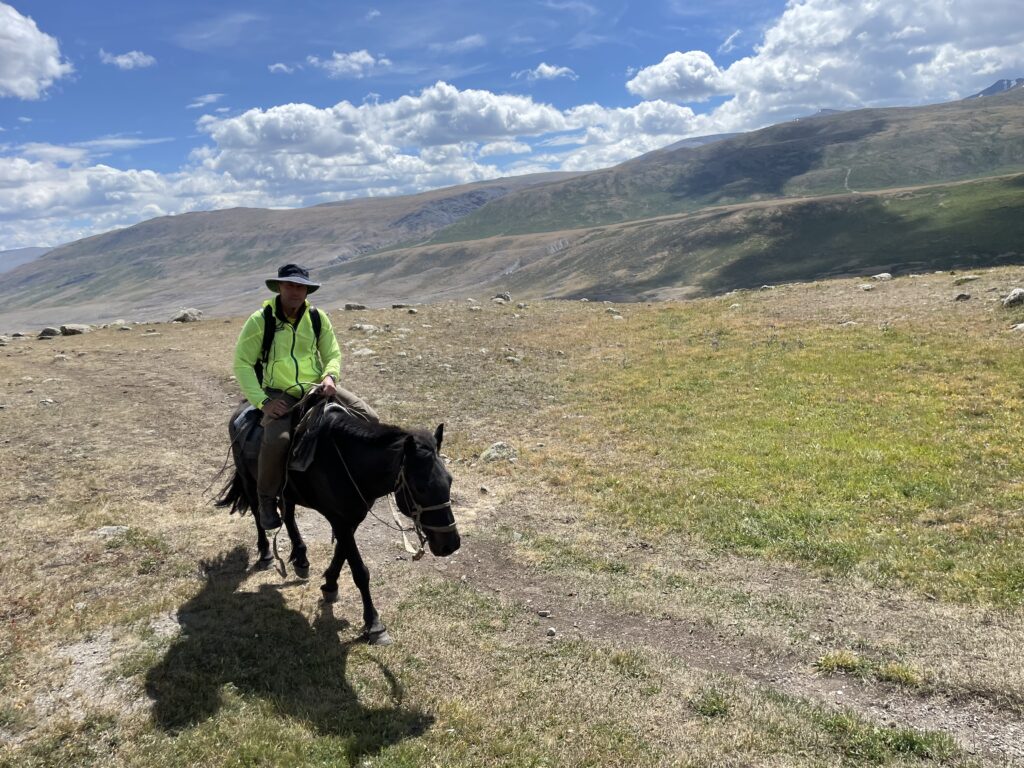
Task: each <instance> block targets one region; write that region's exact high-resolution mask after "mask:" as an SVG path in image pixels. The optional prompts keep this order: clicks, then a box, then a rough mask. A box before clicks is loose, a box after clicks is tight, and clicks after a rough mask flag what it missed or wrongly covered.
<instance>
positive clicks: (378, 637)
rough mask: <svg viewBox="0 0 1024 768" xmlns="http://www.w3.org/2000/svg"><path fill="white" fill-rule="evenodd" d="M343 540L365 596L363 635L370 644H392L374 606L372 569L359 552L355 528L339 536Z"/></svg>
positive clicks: (353, 573)
mask: <svg viewBox="0 0 1024 768" xmlns="http://www.w3.org/2000/svg"><path fill="white" fill-rule="evenodd" d="M342 541H344V544H345V553H346V556H347V558H348V566H349V568H351V569H352V582H353V583H354V584H355V585H356V589H358V590H359V595H360V596H361V597H362V598H363V637H364V638H365V639H366V641H367V642H368V643H369V644H370V645H390V644H391V636H390V635H389V634H388V631H387V629H385V628H384V623H383V622H382V621H381V620H380V615H378V613H377V609H376V608H374V607H373V598H371V597H370V570H369V568H367V567H366V564H365V563H364V562H363V558H362V556H361V555H360V554H359V547H357V546H356V536H355V530H354V529H353V530H351V531H348V532H347V534H346V535H345V537H344V538H342V537H338V542H339V543H341V542H342Z"/></svg>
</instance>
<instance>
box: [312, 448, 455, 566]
mask: <svg viewBox="0 0 1024 768" xmlns="http://www.w3.org/2000/svg"><path fill="white" fill-rule="evenodd" d="M331 446H332V447H333V448H334V452H335V453H336V454H337V455H338V460H339V461H341V466H342V467H344V468H345V474H346V475H347V476H348V480H349V482H350V483H352V487H353V488H355V489H356V493H357V494H359V499H360V501H362V502H363V506H364V507H365V508H366V511H367V513H368V514H370V515H371V516H372V517H373V518H374V519H375V520H377V522H379V523H381V524H383V525H384V527H385V528H388V529H390V530H392V531H396V532H397V533H401V534H402V542H403V544H404V545H405V551H406V552H408V553H409V554H411V555H412V559H413V560H419V559H420V558H421V557H423V553H424V549H423V545H424V544H425V543H426V541H427V536H426V534H425V533H424V530H427V531H437V532H439V533H447V532H449V531H454V530H455V529H456V527H457V526H456V525H455V524H454V523H452V524H451V525H426V524H425V523H422V522H421V521H420V516H421V515H422V514H423V513H424V512H433V511H435V510H438V509H445V508H446V507H450V506H451V501H450V500H449V501H446V502H444V503H443V504H432V505H430V506H426V507H425V506H423V505H421V504H420V503H419V502H418V501H417V500H416V497H415V496H414V495H413V492H412V488H411V487H410V486H409V482H408V480H407V479H406V477H405V456H403V457H402V463H401V464H400V465H399V469H398V477H397V479H396V480H395V487H394V489H393V490H392V491H391V493H388V494H386V498H387V501H388V507H389V508H390V509H391V517H392V518H393V519H394V521H395V525H394V526H392V525H391V524H390V523H388V522H387V521H386V520H384V519H383V518H381V517H379V516H378V515H377V514H376V513H375V512H374V511H373V503H372V502H368V501H367V500H366V497H365V496H364V495H363V492H362V490H361V489H360V488H359V483H357V482H356V479H355V478H354V477H353V476H352V472H351V470H349V468H348V463H347V462H346V461H345V457H344V456H343V455H342V453H341V450H340V449H339V448H338V444H337V443H336V442H334V441H333V440H331ZM399 491H403V492H404V493H405V495H406V500H407V501H409V502H410V506H411V507H412V508H413V510H414V514H413V515H411V517H412V523H413V527H412V528H405V527H403V526H402V522H401V520H400V519H399V517H398V514H397V513H396V512H395V508H394V506H392V504H391V497H392V496H394V497H395V503H396V504H397V502H398V496H397V494H398V492H399ZM413 531H415V533H416V537H417V538H418V539H419V546H418V547H413V546H412V545H411V544H410V543H409V539H408V537H407V536H406V534H407V533H411V532H413Z"/></svg>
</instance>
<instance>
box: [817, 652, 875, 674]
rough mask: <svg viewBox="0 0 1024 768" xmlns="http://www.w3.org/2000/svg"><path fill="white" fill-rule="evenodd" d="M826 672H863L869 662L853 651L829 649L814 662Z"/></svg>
mask: <svg viewBox="0 0 1024 768" xmlns="http://www.w3.org/2000/svg"><path fill="white" fill-rule="evenodd" d="M814 666H816V667H817V668H818V669H819V670H820V671H822V672H824V673H826V674H836V673H844V674H861V673H863V672H865V671H866V670H867V669H868V663H867V661H866V660H864V659H862V658H861V657H860V656H858V655H857V654H856V653H854V652H853V651H843V650H840V651H829V652H828V653H826V654H824V655H822V656H821V657H819V658H818V660H817V661H816V662H815V663H814Z"/></svg>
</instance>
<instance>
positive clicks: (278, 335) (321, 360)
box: [234, 298, 341, 408]
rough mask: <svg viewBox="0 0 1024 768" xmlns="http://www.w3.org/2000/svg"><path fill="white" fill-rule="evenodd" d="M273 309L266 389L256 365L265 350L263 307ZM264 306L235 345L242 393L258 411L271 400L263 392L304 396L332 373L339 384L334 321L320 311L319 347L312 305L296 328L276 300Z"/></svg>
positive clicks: (249, 321)
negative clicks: (275, 326) (310, 317)
mask: <svg viewBox="0 0 1024 768" xmlns="http://www.w3.org/2000/svg"><path fill="white" fill-rule="evenodd" d="M268 304H269V305H272V306H273V307H274V317H275V318H276V319H277V328H276V330H275V331H274V343H273V344H271V346H270V354H269V355H268V357H267V364H266V365H265V366H264V369H263V386H262V387H261V386H260V383H259V381H258V380H257V379H256V371H255V370H254V368H253V366H254V365H256V361H257V360H259V359H260V352H261V351H262V349H263V322H264V321H263V307H266V306H267V305H268ZM263 307H260V309H259V310H257V311H256V312H253V313H252V314H251V315H250V316H249V319H248V320H246V321H245V325H244V326H242V332H241V333H240V334H239V335H238V342H237V343H236V344H235V364H234V369H235V378H236V379H238V383H239V385H240V386H241V387H242V394H244V395H245V397H246V399H247V400H248V401H249V402H250V403H252V404H253V405H254V406H256V407H257V408H262V407H263V404H264V403H265V402H266V401H267V400H268V399H269V398H268V396H267V393H266V392H265V391H264V390H267V389H278V390H281V391H282V392H286V393H288V394H289V395H293V396H295V397H302V396H303V395H304V394H306V393H307V392H309V390H310V389H311V388H312V387H314V386H316V385H317V384H319V383H320V382H321V381H323V378H324V376H326V375H327V374H331V375H332V376H333V377H334V380H335V381H337V380H338V378H339V377H340V375H341V350H340V349H339V348H338V339H337V338H335V336H334V327H333V326H332V325H331V319H330V318H329V317H328V316H327V313H326V312H324V311H323V310H318V311H319V312H320V319H321V321H322V322H321V325H320V343H319V344H317V340H316V333H315V332H314V331H313V321H312V320H310V319H309V302H308V301H307V302H306V304H305V307H304V308H303V309H302V311H301V312H300V314H299V320H298V323H297V324H296V325H292V324H291V323H289V322H288V321H287V320H286V319H285V318H284V314H283V311H282V310H281V307H280V305H279V304H278V302H277V299H276V298H274V299H268V300H267V301H265V302H263Z"/></svg>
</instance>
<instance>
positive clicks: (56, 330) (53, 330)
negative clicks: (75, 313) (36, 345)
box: [36, 326, 60, 339]
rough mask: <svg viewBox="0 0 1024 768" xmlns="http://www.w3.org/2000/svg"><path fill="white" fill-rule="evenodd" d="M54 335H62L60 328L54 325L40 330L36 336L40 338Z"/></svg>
mask: <svg viewBox="0 0 1024 768" xmlns="http://www.w3.org/2000/svg"><path fill="white" fill-rule="evenodd" d="M54 336H60V328H54V327H53V326H47V327H46V328H43V330H41V331H40V332H39V335H38V336H37V337H36V338H38V339H52V338H53V337H54Z"/></svg>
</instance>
